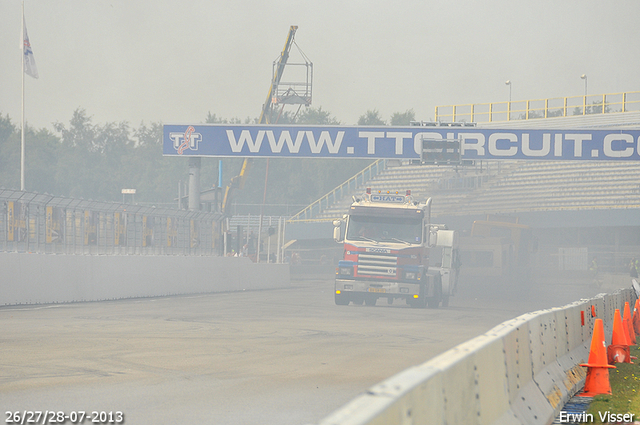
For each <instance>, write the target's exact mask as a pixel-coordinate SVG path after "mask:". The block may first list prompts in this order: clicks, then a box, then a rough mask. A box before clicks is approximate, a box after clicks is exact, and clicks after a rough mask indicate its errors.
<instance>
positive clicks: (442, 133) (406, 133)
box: [163, 124, 640, 161]
mask: <svg viewBox="0 0 640 425" xmlns="http://www.w3.org/2000/svg"><path fill="white" fill-rule="evenodd" d="M425 141H433V142H437V141H458V142H459V146H460V154H461V157H462V159H463V160H500V159H509V160H513V159H532V160H616V161H617V160H623V161H639V160H640V130H620V129H617V130H613V129H612V130H588V129H583V130H576V129H571V130H558V129H553V130H531V129H526V130H525V129H488V128H477V127H471V126H464V127H446V126H435V127H426V126H409V127H389V126H386V127H385V126H382V127H364V126H294V125H231V124H202V125H165V126H164V133H163V155H165V156H200V157H203V156H205V157H206V156H211V157H271V158H274V157H285V158H369V159H379V158H386V159H415V160H419V159H420V158H421V151H422V147H423V142H425Z"/></svg>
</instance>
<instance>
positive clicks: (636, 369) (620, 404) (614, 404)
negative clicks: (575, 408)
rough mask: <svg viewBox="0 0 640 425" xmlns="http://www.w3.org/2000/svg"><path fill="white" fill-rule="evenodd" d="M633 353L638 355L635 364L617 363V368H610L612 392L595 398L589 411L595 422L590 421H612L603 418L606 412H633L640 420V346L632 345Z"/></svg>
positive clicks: (634, 418)
mask: <svg viewBox="0 0 640 425" xmlns="http://www.w3.org/2000/svg"><path fill="white" fill-rule="evenodd" d="M631 355H632V356H635V357H638V360H634V362H635V364H630V363H616V365H615V366H616V369H609V383H610V384H611V392H612V394H611V395H609V394H601V395H597V396H595V397H594V398H593V401H592V402H591V405H590V406H589V410H588V411H587V413H591V414H592V415H593V419H594V422H590V423H594V424H608V423H610V422H608V421H606V420H605V421H604V422H603V421H602V420H601V414H605V413H606V412H609V413H612V414H618V415H619V414H625V413H632V414H633V420H634V421H640V364H639V363H638V362H640V348H638V347H637V346H636V347H631ZM618 423H620V422H618ZM623 423H626V422H623Z"/></svg>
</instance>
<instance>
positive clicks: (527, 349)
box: [319, 289, 636, 425]
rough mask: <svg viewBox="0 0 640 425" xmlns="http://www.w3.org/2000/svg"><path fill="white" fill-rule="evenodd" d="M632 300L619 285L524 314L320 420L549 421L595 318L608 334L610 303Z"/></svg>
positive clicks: (570, 384)
mask: <svg viewBox="0 0 640 425" xmlns="http://www.w3.org/2000/svg"><path fill="white" fill-rule="evenodd" d="M635 299H636V295H635V293H634V291H633V290H631V289H622V290H619V291H618V292H616V293H615V294H600V295H598V296H597V297H595V298H593V299H590V300H582V301H578V302H575V303H572V304H569V305H567V306H565V307H561V308H555V309H550V310H542V311H538V312H534V313H527V314H524V315H522V316H520V317H517V318H515V319H513V320H509V321H507V322H504V323H502V324H500V325H498V326H496V327H495V328H493V329H491V330H490V331H489V332H487V333H485V334H484V335H481V336H479V337H476V338H474V339H472V340H470V341H467V342H465V343H463V344H460V345H459V346H457V347H455V348H453V349H451V350H449V351H447V352H445V353H442V354H440V355H439V356H437V357H435V358H433V359H432V360H429V361H428V362H426V363H423V364H421V365H419V366H414V367H411V368H409V369H406V370H405V371H403V372H401V373H399V374H397V375H395V376H393V377H391V378H389V379H387V380H385V381H383V382H381V383H379V384H377V385H375V386H374V387H372V388H370V389H369V390H367V391H366V392H365V393H363V394H361V395H360V396H358V397H356V398H355V399H354V400H352V401H351V402H349V403H348V404H346V405H345V406H344V407H342V408H341V409H339V410H337V411H335V412H333V413H332V414H330V415H329V416H327V417H326V418H324V419H323V420H322V421H320V423H319V425H396V424H397V425H409V424H411V425H418V424H448V425H451V424H464V425H469V424H513V425H517V424H524V423H526V424H548V423H551V422H552V421H553V418H554V417H556V416H557V415H558V413H559V412H560V410H561V409H562V407H563V406H564V405H565V403H566V402H567V401H568V400H569V399H570V398H571V397H572V396H573V395H574V394H575V393H576V392H577V391H578V390H580V389H581V388H582V387H583V385H584V379H585V376H586V369H585V368H583V367H581V366H580V363H586V361H587V360H588V356H589V348H590V345H591V334H592V332H593V324H594V321H595V319H596V318H600V319H603V321H604V323H605V329H607V331H606V332H607V334H608V335H610V333H611V329H612V324H613V315H614V311H615V309H616V308H618V309H620V311H621V312H623V309H624V303H625V302H629V305H630V307H631V308H633V305H634V303H635ZM592 306H593V307H594V308H595V311H596V317H592V314H591V312H592ZM609 338H610V336H609Z"/></svg>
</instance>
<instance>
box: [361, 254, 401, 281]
mask: <svg viewBox="0 0 640 425" xmlns="http://www.w3.org/2000/svg"><path fill="white" fill-rule="evenodd" d="M397 266H398V257H397V255H393V254H371V253H367V254H359V255H358V274H359V275H373V276H394V277H395V275H396V267H397Z"/></svg>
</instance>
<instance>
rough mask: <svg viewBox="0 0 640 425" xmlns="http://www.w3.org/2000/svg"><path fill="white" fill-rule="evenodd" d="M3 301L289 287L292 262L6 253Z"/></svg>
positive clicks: (1, 259)
mask: <svg viewBox="0 0 640 425" xmlns="http://www.w3.org/2000/svg"><path fill="white" fill-rule="evenodd" d="M0 270H1V276H0V305H12V304H38V303H60V302H73V301H100V300H109V299H120V298H134V297H154V296H163V295H175V294H194V293H208V292H225V291H242V290H256V289H272V288H282V287H286V286H289V284H290V281H289V265H288V264H265V263H263V264H255V263H253V262H251V260H249V259H248V258H235V257H195V256H140V255H137V256H134V255H131V256H111V255H109V256H107V255H105V256H89V255H44V254H17V253H0Z"/></svg>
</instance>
